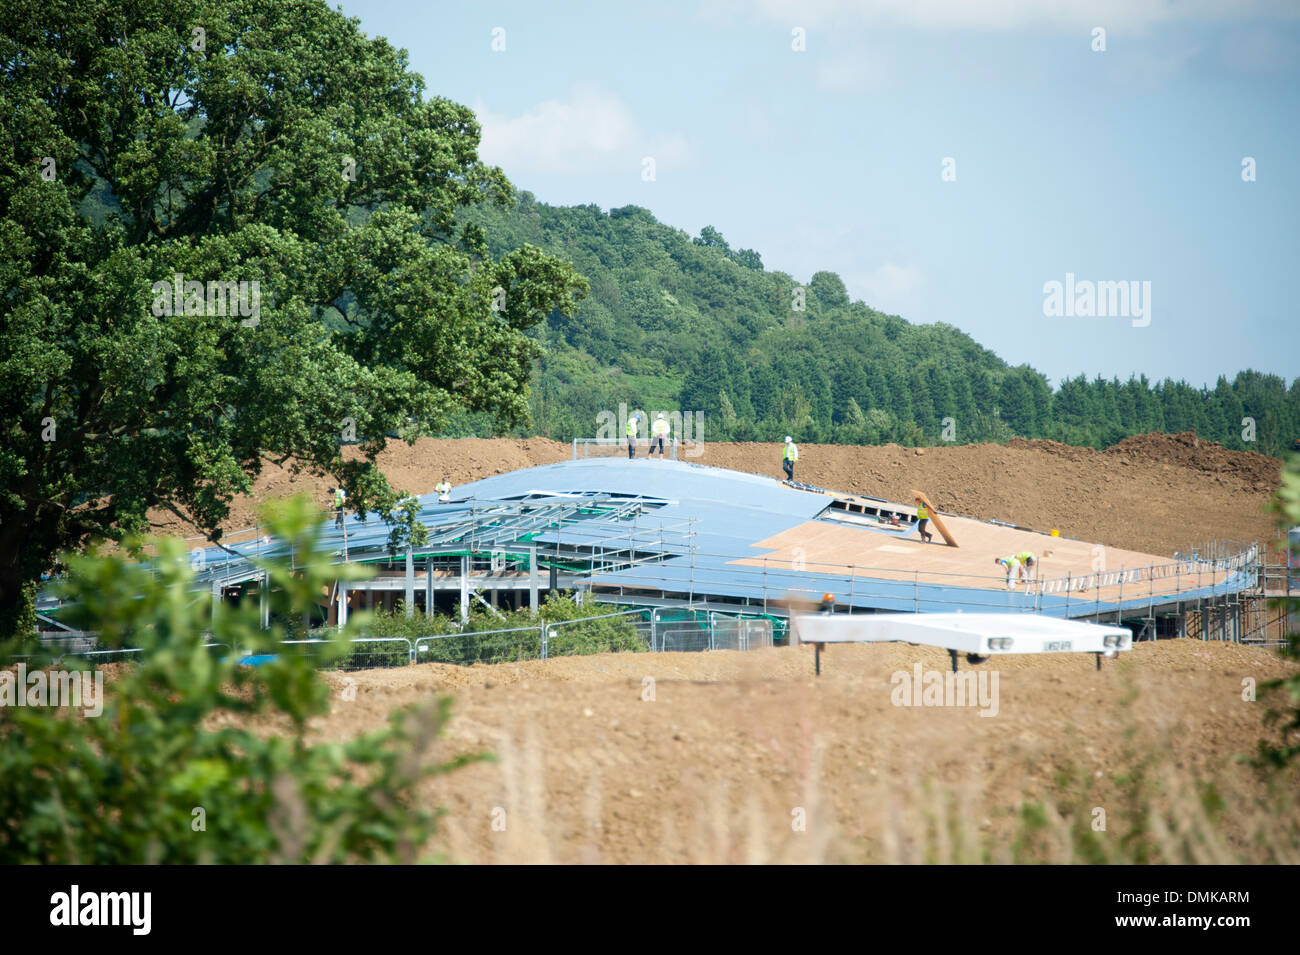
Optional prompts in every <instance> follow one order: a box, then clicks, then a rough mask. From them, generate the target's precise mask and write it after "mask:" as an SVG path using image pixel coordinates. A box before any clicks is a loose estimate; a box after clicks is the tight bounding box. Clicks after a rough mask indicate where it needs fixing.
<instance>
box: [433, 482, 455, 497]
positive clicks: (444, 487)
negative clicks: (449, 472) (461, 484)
mask: <svg viewBox="0 0 1300 955" xmlns="http://www.w3.org/2000/svg"><path fill="white" fill-rule="evenodd" d="M433 489H434V490H435V491H437V492H438V493H439V494H450V493H451V485H450V484H449V483H447V482H446V481H443V482H442V483H440V484H435V485H434V486H433Z"/></svg>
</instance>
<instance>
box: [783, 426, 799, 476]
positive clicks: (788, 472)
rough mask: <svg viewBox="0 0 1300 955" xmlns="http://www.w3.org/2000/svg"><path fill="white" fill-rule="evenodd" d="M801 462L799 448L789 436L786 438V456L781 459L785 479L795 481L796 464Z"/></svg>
mask: <svg viewBox="0 0 1300 955" xmlns="http://www.w3.org/2000/svg"><path fill="white" fill-rule="evenodd" d="M798 460H799V446H798V445H797V444H795V443H794V441H793V440H792V439H791V438H790V436H789V435H788V434H787V435H786V436H785V454H784V455H783V456H782V458H781V467H782V468H783V469H784V470H785V479H786V480H787V481H793V480H794V462H796V461H798Z"/></svg>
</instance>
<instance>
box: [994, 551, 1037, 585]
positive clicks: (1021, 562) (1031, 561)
mask: <svg viewBox="0 0 1300 955" xmlns="http://www.w3.org/2000/svg"><path fill="white" fill-rule="evenodd" d="M993 563H995V564H997V565H998V566H999V567H1003V568H1005V569H1006V572H1007V588H1008V589H1011V588H1014V587H1015V586H1016V581H1017V580H1018V579H1019V580H1031V579H1033V572H1034V568H1035V567H1036V566H1037V564H1038V558H1036V557H1035V556H1034V555H1033V554H1032V553H1031V552H1030V551H1027V550H1023V551H1021V552H1020V553H1019V554H1012V555H1011V556H1009V557H994V558H993Z"/></svg>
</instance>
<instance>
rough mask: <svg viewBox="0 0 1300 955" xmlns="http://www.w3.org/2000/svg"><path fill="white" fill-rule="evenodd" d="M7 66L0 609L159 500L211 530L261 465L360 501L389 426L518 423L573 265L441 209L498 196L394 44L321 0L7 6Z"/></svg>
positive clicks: (464, 134)
mask: <svg viewBox="0 0 1300 955" xmlns="http://www.w3.org/2000/svg"><path fill="white" fill-rule="evenodd" d="M0 64H3V72H2V73H0V112H2V113H3V114H4V116H5V122H4V125H3V129H2V130H0V287H2V288H3V290H4V291H3V296H2V297H0V323H2V324H0V488H3V490H2V491H0V617H7V626H8V628H12V627H13V626H15V625H16V618H15V614H18V613H21V612H22V608H23V606H24V603H25V599H26V597H25V595H27V594H29V592H30V588H29V587H26V586H25V585H26V584H28V583H29V582H30V581H32V580H34V579H36V577H37V576H38V575H40V574H41V573H43V572H45V571H47V570H48V569H49V568H50V565H51V562H52V559H53V556H54V555H55V554H56V553H57V552H58V551H60V550H62V549H64V548H69V547H76V546H78V545H81V544H84V543H85V542H87V541H89V540H92V539H94V538H96V537H99V536H120V535H121V534H122V533H123V532H125V531H129V530H133V529H139V528H141V527H142V526H143V524H144V521H145V515H146V513H147V511H148V509H149V508H151V507H163V508H167V509H171V510H174V511H175V512H177V513H178V514H181V515H183V516H185V517H187V518H190V519H192V520H194V521H195V522H196V523H198V524H199V525H200V526H202V527H204V528H207V529H209V530H210V531H212V533H213V535H214V537H215V536H219V531H217V527H218V525H219V522H220V521H221V519H222V517H223V516H224V515H225V514H226V513H227V507H228V504H229V502H230V500H231V498H232V496H233V495H235V494H237V493H240V492H243V491H246V490H248V488H249V487H250V486H251V482H252V479H253V477H254V476H255V475H256V474H257V473H258V471H259V469H260V468H261V466H262V463H263V461H264V460H265V459H266V458H268V457H269V458H272V459H275V460H278V461H288V460H291V461H293V462H295V463H296V465H298V466H302V467H308V468H311V469H314V470H317V471H321V472H326V473H331V474H333V475H334V476H336V477H337V478H338V480H339V481H340V483H341V484H342V485H343V486H345V487H346V488H347V490H348V494H349V499H350V500H351V502H352V503H353V504H354V505H355V506H358V507H360V508H367V507H377V508H380V509H381V510H382V509H385V508H387V507H389V506H391V504H392V503H393V501H394V499H395V496H394V494H393V493H392V492H391V491H390V490H389V489H388V488H387V485H386V484H385V482H384V480H383V478H382V475H380V474H379V473H378V472H377V471H376V470H375V469H374V467H373V460H374V456H375V455H376V454H377V453H378V452H379V450H381V449H382V448H383V446H384V444H385V441H386V440H387V436H390V435H396V434H401V435H403V436H410V435H414V434H416V433H419V432H432V431H437V430H439V429H442V428H445V427H447V426H448V425H449V423H451V422H452V421H453V416H454V415H455V414H456V413H458V412H459V413H476V414H480V415H485V416H487V417H488V418H489V419H491V420H493V421H495V422H496V423H497V424H498V425H499V426H503V427H504V426H510V425H513V424H515V423H517V422H519V421H521V420H523V419H524V418H525V417H526V415H527V411H528V402H527V396H526V382H527V380H528V377H529V375H530V373H531V370H532V363H533V359H534V358H535V356H536V354H537V344H536V342H535V341H534V340H533V339H532V338H530V337H529V335H528V331H529V330H530V329H532V328H533V327H535V326H537V325H538V324H539V323H541V322H543V321H544V320H545V319H547V317H548V316H551V315H552V314H553V313H556V312H557V311H569V312H571V311H572V310H573V308H574V306H575V303H576V301H577V300H578V298H579V297H580V296H581V295H582V294H583V291H584V289H585V283H584V282H583V281H582V280H581V279H580V278H579V277H578V276H577V275H576V273H574V271H573V270H572V268H571V267H569V266H568V265H567V264H566V263H565V262H563V261H561V260H559V259H557V258H555V257H554V256H551V255H548V254H546V253H544V252H542V251H540V250H539V249H537V248H535V247H531V246H528V245H525V244H520V245H515V246H510V247H508V248H506V247H501V246H498V247H497V248H496V250H495V252H494V253H489V252H488V250H487V248H486V245H485V242H484V238H483V235H482V233H481V231H480V230H479V229H478V228H477V227H475V226H473V225H472V224H458V223H457V221H456V215H457V211H458V210H460V209H462V208H463V207H466V206H473V205H476V204H482V203H488V204H491V203H508V202H511V201H512V200H513V189H512V187H511V185H510V183H509V181H508V180H507V179H506V177H505V175H504V174H503V173H502V172H501V170H500V169H497V168H495V167H491V166H486V165H484V164H483V163H481V162H480V161H479V160H478V158H477V154H476V150H477V146H478V140H479V127H478V123H477V121H476V120H475V117H474V115H473V113H472V112H471V111H470V110H469V109H468V108H466V107H464V106H460V105H458V104H456V103H453V102H450V101H448V100H446V99H443V98H440V97H436V96H434V97H426V96H425V91H424V84H423V81H422V79H421V78H420V77H419V76H418V75H417V74H415V73H413V72H411V71H410V70H409V69H408V68H407V57H406V54H405V52H404V51H401V50H398V49H395V48H394V47H392V46H391V45H390V44H389V43H388V41H386V40H385V39H383V38H370V37H367V36H366V35H365V34H363V33H362V31H361V30H360V28H359V26H358V23H357V21H356V20H353V19H348V18H346V17H345V16H343V15H342V14H341V13H340V12H338V11H336V10H331V9H330V8H329V7H328V6H327V5H326V4H325V2H324V0H180V2H166V3H164V2H159V0H153V2H150V0H146V2H144V3H138V4H128V5H125V6H123V5H114V4H104V3H100V2H98V0H66V2H60V3H56V4H48V3H42V2H36V0H14V2H12V3H7V4H5V5H4V7H3V10H2V11H0ZM178 276H179V277H180V280H179V281H177V277H178ZM191 282H195V283H203V284H202V286H201V287H200V288H199V290H198V291H197V292H196V293H194V294H190V293H191V292H192V291H193V289H194V287H193V286H186V283H191ZM160 283H173V284H176V285H181V286H182V290H183V291H184V292H185V294H184V295H182V296H180V297H178V296H176V295H174V294H172V290H168V291H166V292H164V291H160V289H161V288H162V286H161V285H160ZM208 283H213V284H215V283H222V285H221V286H217V293H218V294H216V295H214V294H213V284H208ZM226 283H229V285H228V286H227V285H226ZM239 283H244V284H243V286H242V287H241V289H242V290H243V291H245V292H247V293H248V294H246V296H245V298H244V299H242V300H240V302H241V304H244V303H246V304H247V305H248V306H249V308H246V309H243V310H240V313H239V314H232V312H234V311H235V310H236V304H235V302H234V300H233V297H231V298H230V300H228V298H227V297H225V294H224V292H223V289H225V288H234V287H235V286H237V285H239ZM253 283H256V286H255V287H254V285H253ZM254 289H256V294H257V295H258V298H257V299H254V298H253V293H254ZM254 303H256V304H255V305H254ZM177 305H179V306H180V307H179V308H177V307H176V306H177ZM351 434H355V435H356V442H357V443H358V447H359V449H360V451H361V456H360V457H359V458H357V459H355V460H352V459H350V460H347V461H345V460H344V458H343V456H342V454H341V439H342V438H344V437H347V436H349V435H351ZM20 545H21V546H20ZM5 628H6V624H5V621H0V631H2V630H3V629H5Z"/></svg>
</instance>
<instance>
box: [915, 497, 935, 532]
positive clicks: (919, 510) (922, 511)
mask: <svg viewBox="0 0 1300 955" xmlns="http://www.w3.org/2000/svg"><path fill="white" fill-rule="evenodd" d="M929 522H930V509H929V508H928V507H926V506H925V501H923V500H921V499H920V498H919V497H918V498H917V499H916V531H917V533H918V534H920V535H921V540H923V541H925V543H927V544H928V543H930V538H932V537H934V535H933V534H931V533H930V532H929V531H927V530H926V529H925V525H926V524H928V523H929Z"/></svg>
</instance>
